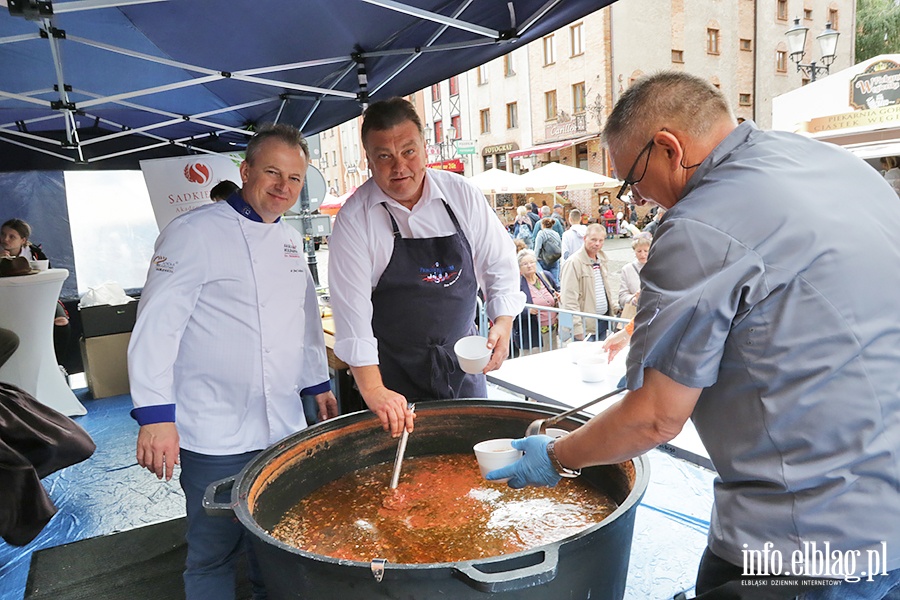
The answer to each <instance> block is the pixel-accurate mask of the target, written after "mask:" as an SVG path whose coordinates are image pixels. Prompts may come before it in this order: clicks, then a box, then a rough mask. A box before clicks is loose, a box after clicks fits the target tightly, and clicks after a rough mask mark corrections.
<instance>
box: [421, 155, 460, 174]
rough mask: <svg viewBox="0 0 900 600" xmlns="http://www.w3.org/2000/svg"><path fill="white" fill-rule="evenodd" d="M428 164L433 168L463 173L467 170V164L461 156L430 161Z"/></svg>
mask: <svg viewBox="0 0 900 600" xmlns="http://www.w3.org/2000/svg"><path fill="white" fill-rule="evenodd" d="M427 166H428V167H429V168H431V169H438V170H439V171H453V172H455V173H463V172H464V171H465V170H466V165H464V164H463V161H462V160H461V159H459V158H454V159H452V160H445V161H441V162H434V163H429V164H428V165H427Z"/></svg>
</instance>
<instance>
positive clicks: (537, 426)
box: [525, 387, 627, 437]
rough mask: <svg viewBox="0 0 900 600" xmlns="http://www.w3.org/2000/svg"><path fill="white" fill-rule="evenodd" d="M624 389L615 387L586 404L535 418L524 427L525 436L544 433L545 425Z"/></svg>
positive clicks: (553, 423)
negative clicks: (545, 417)
mask: <svg viewBox="0 0 900 600" xmlns="http://www.w3.org/2000/svg"><path fill="white" fill-rule="evenodd" d="M626 389H627V388H623V387H620V388H616V389H614V390H613V391H611V392H609V393H608V394H603V395H602V396H600V397H599V398H595V399H594V400H591V401H590V402H588V403H587V404H582V405H581V406H576V407H575V408H570V409H569V410H567V411H566V412H564V413H560V414H558V415H556V416H553V417H550V418H549V419H535V420H534V421H532V422H531V424H530V425H529V426H528V428H527V429H525V436H526V437H527V436H530V435H543V434H546V433H547V427H550V426H553V425H556V424H557V423H559V422H560V421H562V420H563V419H565V418H566V417H570V416H572V415H574V414H575V413H577V412H581V411H583V410H584V409H585V408H588V407H589V406H593V405H595V404H597V403H598V402H602V401H603V400H606V399H607V398H612V397H613V396H615V395H617V394H621V393H622V392H624V391H625V390H626Z"/></svg>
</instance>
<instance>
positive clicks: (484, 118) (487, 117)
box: [480, 108, 491, 133]
mask: <svg viewBox="0 0 900 600" xmlns="http://www.w3.org/2000/svg"><path fill="white" fill-rule="evenodd" d="M480 114H481V133H490V132H491V109H489V108H485V109H484V110H482V111H481V112H480Z"/></svg>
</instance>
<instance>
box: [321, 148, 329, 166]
mask: <svg viewBox="0 0 900 600" xmlns="http://www.w3.org/2000/svg"><path fill="white" fill-rule="evenodd" d="M322 167H323V168H325V169H327V168H328V153H327V152H323V153H322Z"/></svg>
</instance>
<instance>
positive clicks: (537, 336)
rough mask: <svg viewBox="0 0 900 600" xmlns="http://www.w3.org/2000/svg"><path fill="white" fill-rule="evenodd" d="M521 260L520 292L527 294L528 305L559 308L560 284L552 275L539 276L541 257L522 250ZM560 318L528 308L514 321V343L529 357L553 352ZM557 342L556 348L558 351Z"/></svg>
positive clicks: (553, 313) (521, 352) (542, 274)
mask: <svg viewBox="0 0 900 600" xmlns="http://www.w3.org/2000/svg"><path fill="white" fill-rule="evenodd" d="M517 258H518V260H519V273H520V274H521V278H520V285H519V287H520V289H521V290H522V291H523V292H524V293H525V303H526V305H527V304H534V305H537V306H547V307H556V306H558V303H559V284H558V283H557V281H556V279H555V278H554V277H553V275H551V274H550V273H546V272H545V273H538V269H537V258H535V255H534V252H532V251H531V250H522V251H521V252H519V254H518V255H517ZM557 318H558V315H557V314H556V313H555V312H553V311H548V310H538V309H536V308H529V307H528V306H526V307H525V309H524V310H523V311H522V314H520V315H519V318H517V319H516V320H515V321H514V322H513V333H512V338H513V344H514V346H515V347H516V348H517V349H518V350H519V351H520V355H522V356H525V355H528V354H533V353H535V352H541V351H544V350H550V349H551V346H550V343H551V339H552V338H553V337H554V335H555V333H556V331H557V328H558V325H557ZM558 347H559V343H558V342H556V341H555V340H554V343H553V346H552V348H558Z"/></svg>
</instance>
